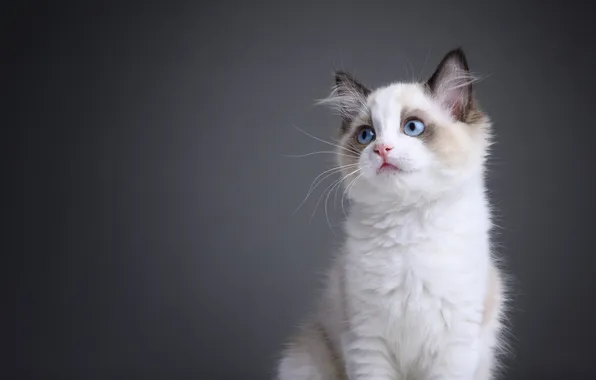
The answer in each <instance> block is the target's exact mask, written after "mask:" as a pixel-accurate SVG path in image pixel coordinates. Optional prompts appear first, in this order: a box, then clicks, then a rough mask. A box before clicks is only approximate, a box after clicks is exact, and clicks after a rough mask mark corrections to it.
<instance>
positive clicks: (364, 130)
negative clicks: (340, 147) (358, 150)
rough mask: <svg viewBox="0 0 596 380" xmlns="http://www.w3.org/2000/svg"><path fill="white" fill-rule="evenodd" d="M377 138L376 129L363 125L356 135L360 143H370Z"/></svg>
mask: <svg viewBox="0 0 596 380" xmlns="http://www.w3.org/2000/svg"><path fill="white" fill-rule="evenodd" d="M374 139H375V131H374V129H372V127H368V126H364V127H361V128H360V130H359V131H358V134H357V135H356V140H357V141H358V143H359V144H362V145H368V144H370V143H371V142H372V141H373V140H374Z"/></svg>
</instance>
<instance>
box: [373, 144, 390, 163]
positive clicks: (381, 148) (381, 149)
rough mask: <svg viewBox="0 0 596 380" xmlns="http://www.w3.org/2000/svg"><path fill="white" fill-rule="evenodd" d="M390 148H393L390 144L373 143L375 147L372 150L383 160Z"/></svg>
mask: <svg viewBox="0 0 596 380" xmlns="http://www.w3.org/2000/svg"><path fill="white" fill-rule="evenodd" d="M391 149H393V146H391V145H387V144H377V145H375V148H374V149H373V150H374V152H375V153H376V154H378V155H379V156H381V158H382V159H383V160H384V159H386V158H387V155H388V154H389V151H390V150H391Z"/></svg>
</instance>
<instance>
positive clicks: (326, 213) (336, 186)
mask: <svg viewBox="0 0 596 380" xmlns="http://www.w3.org/2000/svg"><path fill="white" fill-rule="evenodd" d="M358 171H360V169H357V170H355V171H354V172H358ZM354 172H352V173H350V174H348V175H346V176H345V177H343V178H342V179H340V180H339V181H338V182H336V184H335V185H334V187H335V189H336V191H337V189H339V188H340V187H341V183H342V182H343V181H344V180H345V179H346V178H348V177H349V176H351V175H352V174H353V173H354ZM332 192H333V187H332V188H331V190H329V192H327V196H326V197H325V218H326V219H327V224H328V225H329V228H330V229H331V232H333V234H334V235H335V232H334V231H333V227H332V226H331V222H330V221H329V213H328V212H327V202H328V201H329V196H330V195H331V193H332Z"/></svg>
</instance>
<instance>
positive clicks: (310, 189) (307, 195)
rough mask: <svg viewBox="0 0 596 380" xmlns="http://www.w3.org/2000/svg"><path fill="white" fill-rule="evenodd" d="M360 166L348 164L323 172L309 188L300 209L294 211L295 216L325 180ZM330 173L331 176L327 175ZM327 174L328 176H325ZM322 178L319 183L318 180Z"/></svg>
mask: <svg viewBox="0 0 596 380" xmlns="http://www.w3.org/2000/svg"><path fill="white" fill-rule="evenodd" d="M356 165H358V164H348V165H340V166H336V167H333V168H331V169H327V170H325V171H324V172H322V173H321V174H319V175H318V176H316V177H315V179H314V180H313V182H312V183H311V184H310V187H309V188H308V192H307V193H306V196H305V197H304V199H303V200H302V202H300V204H299V205H298V207H297V208H296V210H294V212H293V214H296V213H297V212H298V210H300V207H302V205H304V203H305V202H306V200H307V199H308V197H309V196H310V195H311V194H312V192H313V191H314V190H315V189H316V188H317V187H318V186H319V185H320V184H321V183H322V182H323V181H325V179H327V178H329V177H330V176H332V175H334V174H335V173H338V172H341V171H342V170H343V169H345V168H349V167H353V166H356ZM327 173H329V174H327ZM325 174H327V175H325ZM323 175H325V176H324V177H323V178H321V176H323ZM319 178H321V179H320V180H319V181H318V182H317V180H318V179H319Z"/></svg>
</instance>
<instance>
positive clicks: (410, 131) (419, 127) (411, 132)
mask: <svg viewBox="0 0 596 380" xmlns="http://www.w3.org/2000/svg"><path fill="white" fill-rule="evenodd" d="M425 129H426V126H425V125H424V123H423V122H422V121H421V120H418V119H411V120H408V121H407V122H406V123H405V124H404V133H405V134H406V135H408V136H412V137H416V136H418V135H420V134H421V133H422V132H424V130H425Z"/></svg>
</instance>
